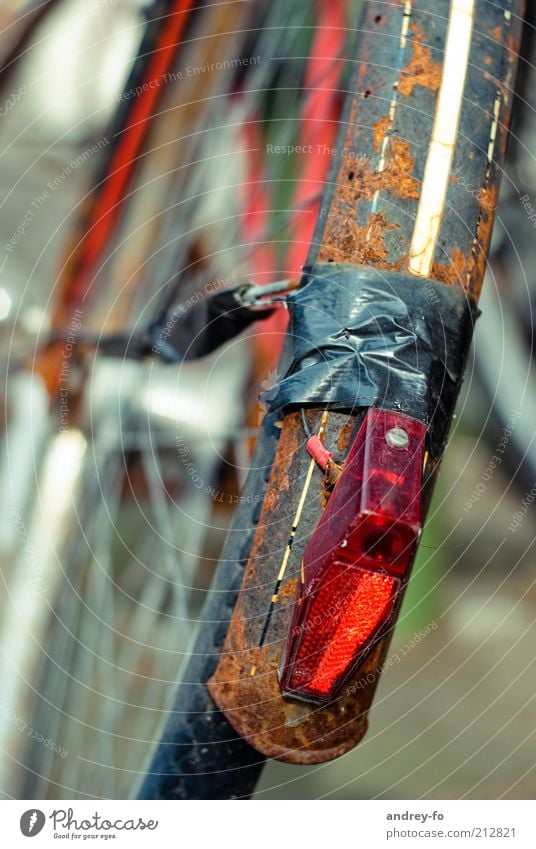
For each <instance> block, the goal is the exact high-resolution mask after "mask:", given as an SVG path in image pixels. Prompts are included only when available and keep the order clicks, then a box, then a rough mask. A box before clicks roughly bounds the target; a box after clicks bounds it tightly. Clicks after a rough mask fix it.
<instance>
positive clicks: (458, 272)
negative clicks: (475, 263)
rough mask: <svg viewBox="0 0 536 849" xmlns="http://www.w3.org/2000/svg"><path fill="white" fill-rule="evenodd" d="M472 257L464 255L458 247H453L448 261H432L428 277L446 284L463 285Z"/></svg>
mask: <svg viewBox="0 0 536 849" xmlns="http://www.w3.org/2000/svg"><path fill="white" fill-rule="evenodd" d="M471 264H472V257H466V256H465V254H463V253H462V251H461V250H460V249H459V248H454V250H453V251H452V254H451V258H450V262H449V263H439V262H434V264H433V265H432V273H431V274H430V277H431V278H432V279H433V280H439V281H440V282H441V283H447V284H448V285H458V286H463V287H465V283H466V280H467V274H468V273H469V268H470V266H471Z"/></svg>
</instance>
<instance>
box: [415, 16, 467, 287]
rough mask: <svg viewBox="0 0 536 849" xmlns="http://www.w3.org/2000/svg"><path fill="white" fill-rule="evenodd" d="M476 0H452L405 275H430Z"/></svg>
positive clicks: (455, 133)
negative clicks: (407, 273)
mask: <svg viewBox="0 0 536 849" xmlns="http://www.w3.org/2000/svg"><path fill="white" fill-rule="evenodd" d="M475 5H476V0H452V3H451V5H450V15H449V25H448V31H447V43H446V46H445V61H444V63H443V76H442V79H441V86H440V89H439V97H438V100H437V108H436V113H435V118H434V127H433V130H432V140H431V144H430V149H429V151H428V157H427V160H426V165H425V169H424V179H423V184H422V190H421V196H420V199H419V207H418V210H417V218H416V221H415V229H414V231H413V238H412V241H411V247H410V252H409V271H410V272H411V273H412V274H419V275H422V276H423V277H426V276H428V275H429V273H430V269H431V267H432V263H433V260H434V254H435V249H436V244H437V237H438V233H439V227H440V225H441V218H442V215H443V209H444V206H445V199H446V196H447V189H448V182H449V177H450V173H451V169H452V159H453V156H454V148H455V146H456V137H457V135H458V126H459V123H460V113H461V110H462V101H463V91H464V86H465V77H466V73H467V65H468V62H469V51H470V48H471V34H472V30H473V20H474V14H475Z"/></svg>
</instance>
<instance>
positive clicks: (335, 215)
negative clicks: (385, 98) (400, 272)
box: [318, 136, 419, 269]
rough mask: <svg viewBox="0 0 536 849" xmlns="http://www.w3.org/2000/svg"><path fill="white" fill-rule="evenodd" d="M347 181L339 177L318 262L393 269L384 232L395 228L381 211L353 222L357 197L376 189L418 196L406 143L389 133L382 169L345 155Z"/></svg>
mask: <svg viewBox="0 0 536 849" xmlns="http://www.w3.org/2000/svg"><path fill="white" fill-rule="evenodd" d="M345 168H346V169H348V168H351V169H352V171H353V174H354V178H353V180H352V181H351V182H348V181H347V180H346V181H344V180H341V181H340V182H339V185H338V191H337V194H336V196H335V198H334V200H333V206H332V210H331V214H330V217H329V220H328V224H327V227H326V231H325V234H324V241H323V244H322V246H321V248H320V250H319V254H318V261H319V262H355V263H369V264H371V265H377V266H379V267H380V268H390V269H393V268H396V267H397V266H396V265H395V264H393V263H388V262H387V256H388V250H387V247H386V245H385V242H384V236H385V233H386V232H387V231H388V230H392V229H394V228H396V227H398V224H392V223H390V222H389V221H388V220H387V217H386V215H385V213H384V212H375V213H371V214H370V215H369V217H368V221H367V225H366V226H363V225H360V224H358V223H357V222H356V206H357V203H358V202H359V201H360V200H371V199H372V198H373V197H374V195H375V193H376V192H380V191H390V192H392V193H393V194H394V195H396V196H397V197H399V198H401V199H410V198H415V199H417V198H418V197H419V181H418V180H416V179H415V178H414V177H412V176H411V174H412V171H413V158H412V156H411V152H410V147H409V144H408V142H406V141H404V140H403V139H401V138H399V137H398V136H393V137H392V139H391V141H390V144H389V148H388V156H387V160H386V162H385V168H384V170H383V171H372V170H371V168H370V164H369V160H367V159H363V158H359V159H358V158H357V157H349V162H347V164H346V166H345Z"/></svg>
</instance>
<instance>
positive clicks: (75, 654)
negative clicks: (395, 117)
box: [0, 0, 536, 799]
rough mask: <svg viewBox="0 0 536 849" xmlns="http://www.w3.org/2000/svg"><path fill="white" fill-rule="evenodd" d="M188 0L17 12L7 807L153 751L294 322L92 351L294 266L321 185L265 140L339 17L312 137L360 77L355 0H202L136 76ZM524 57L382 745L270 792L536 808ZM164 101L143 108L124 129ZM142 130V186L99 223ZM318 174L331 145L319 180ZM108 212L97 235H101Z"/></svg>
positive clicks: (0, 507) (535, 221) (109, 775)
mask: <svg viewBox="0 0 536 849" xmlns="http://www.w3.org/2000/svg"><path fill="white" fill-rule="evenodd" d="M176 5H177V4H173V3H170V2H164V0H160V2H159V3H156V4H151V5H150V6H149V4H144V3H143V2H136V0H94V2H92V3H90V4H88V3H84V2H82V0H55V2H54V1H53V0H49V2H43V0H42V2H29V1H28V0H17V1H16V2H15V0H13V1H12V2H9V0H4V2H3V3H2V6H1V8H0V185H1V193H0V198H1V199H0V328H1V342H0V355H1V368H2V381H3V386H4V392H5V403H4V405H3V407H2V416H1V419H0V424H1V428H2V432H1V434H0V437H1V444H0V558H1V561H0V562H1V569H2V581H3V592H2V594H1V597H0V613H1V619H0V637H1V653H0V680H1V682H2V687H1V690H0V792H1V793H2V796H3V797H4V798H53V799H60V798H66V799H73V798H74V799H76V798H126V797H128V796H129V795H131V794H132V792H133V788H134V787H135V785H136V783H137V781H138V778H139V773H140V772H141V771H142V770H143V768H144V766H145V765H146V762H147V758H148V756H149V754H150V751H151V746H152V743H153V741H155V740H156V739H157V737H158V731H159V729H160V726H161V722H162V711H163V709H164V708H165V707H166V706H167V705H168V704H169V702H170V699H171V696H172V692H173V687H174V682H175V681H176V679H177V676H178V675H179V674H180V669H181V663H182V661H183V658H184V656H185V654H186V653H187V651H188V645H189V643H190V641H191V639H192V637H193V634H194V633H195V628H196V619H197V617H198V615H199V611H200V607H201V604H202V601H203V597H204V593H205V591H206V588H207V587H208V585H209V583H210V578H211V574H212V572H213V570H214V568H215V565H216V563H217V558H218V553H219V550H220V548H221V545H222V542H223V539H224V537H225V533H226V529H227V528H228V526H229V523H230V521H231V518H232V513H233V504H234V503H236V499H237V497H238V494H239V491H240V484H241V482H242V481H243V479H244V476H245V473H246V471H247V466H248V458H249V457H250V454H251V450H252V446H253V444H254V439H255V433H256V431H257V429H258V426H259V424H260V422H261V420H262V415H263V408H262V406H261V405H260V404H259V402H258V395H259V392H261V391H262V390H263V389H267V388H269V387H270V386H271V385H272V383H273V382H274V380H275V377H276V368H277V357H278V352H279V350H280V346H281V341H282V338H283V333H284V326H285V324H284V318H281V317H280V316H277V317H276V318H275V319H271V320H270V321H269V322H268V323H267V324H266V325H263V326H262V327H260V326H259V327H256V328H255V331H250V332H247V333H245V334H242V335H241V336H240V337H239V338H238V339H237V340H234V341H233V342H232V343H229V344H228V345H226V346H224V347H223V348H222V349H219V350H218V351H217V352H216V353H215V354H213V355H210V356H209V357H204V358H203V359H201V360H199V361H193V362H190V363H186V364H183V365H180V366H176V365H165V364H162V363H159V362H156V361H143V362H142V361H138V360H135V359H125V358H123V357H122V356H115V357H114V356H110V351H109V350H108V349H106V347H105V346H102V345H101V348H102V350H99V343H101V342H102V340H105V339H109V338H110V337H111V336H114V334H115V335H117V334H123V335H124V336H126V337H127V338H128V337H130V336H131V335H132V334H135V333H136V332H138V331H139V330H140V328H146V327H147V326H149V325H150V324H151V322H153V321H154V320H155V318H156V317H158V316H159V315H161V314H162V311H163V310H165V308H166V307H167V306H168V305H169V304H170V303H171V304H173V303H174V304H179V305H181V304H182V305H183V306H184V307H185V308H190V307H191V305H192V304H193V303H195V302H196V300H197V299H198V298H200V297H203V296H204V295H206V294H207V293H208V292H209V291H210V287H212V288H214V287H217V288H224V287H227V286H230V285H237V284H238V283H241V282H244V281H245V280H253V281H254V282H256V283H266V282H270V281H271V280H273V279H277V278H278V277H282V276H283V277H287V276H288V277H291V276H292V275H295V274H297V273H299V268H300V266H301V264H302V263H303V261H304V251H305V250H306V245H305V248H302V250H301V253H300V250H299V249H298V250H296V248H295V245H296V243H298V244H299V243H300V239H302V240H305V239H306V237H307V233H308V232H309V231H310V227H311V224H312V223H314V218H315V214H316V212H317V209H318V199H319V198H318V196H316V195H313V196H306V197H304V196H303V195H300V192H299V190H297V189H296V185H297V183H298V178H299V177H300V175H303V174H304V172H306V169H307V167H308V166H307V164H306V163H304V161H302V160H300V158H299V155H297V154H295V155H293V156H287V155H277V156H275V155H272V154H270V152H269V151H270V146H272V147H273V146H277V145H280V146H284V145H296V144H298V143H299V141H300V138H301V135H300V132H301V129H300V126H301V125H300V122H303V121H306V120H307V109H308V100H307V92H310V91H311V90H312V89H314V87H315V83H316V85H318V84H319V81H318V80H315V77H314V75H313V76H312V75H311V70H310V67H309V65H308V61H307V58H308V56H309V55H311V54H312V52H313V50H314V48H315V45H316V48H318V44H319V42H318V39H321V38H322V36H323V33H324V34H325V30H323V26H322V25H323V24H324V25H327V24H329V25H330V26H332V27H337V26H340V33H339V36H338V39H336V40H333V39H332V41H331V42H330V43H329V44H327V46H326V49H327V48H328V47H329V50H330V51H331V52H330V53H329V56H328V60H326V63H325V65H324V67H323V69H322V77H321V80H322V81H323V85H324V87H325V88H326V89H327V88H330V90H331V98H330V100H329V103H327V104H324V105H325V109H326V110H327V111H326V116H327V117H326V122H325V127H324V129H323V130H322V132H323V133H324V134H325V135H323V136H319V137H318V139H319V141H320V140H321V141H322V142H323V143H324V141H327V142H328V143H329V142H330V140H331V139H332V138H333V133H334V132H335V131H336V125H337V120H338V117H339V114H340V107H341V104H342V92H343V91H344V88H345V86H346V81H347V79H348V77H349V75H350V74H351V72H352V62H351V57H352V56H353V49H354V46H355V40H356V38H357V36H358V32H357V30H358V21H359V13H360V9H359V6H360V4H359V3H352V2H348V3H345V2H341V3H340V4H337V9H335V10H334V9H331V10H330V9H329V4H327V3H325V2H314V0H307V2H303V0H302V2H298V0H285V2H281V0H274V2H272V3H263V2H260V3H257V4H255V3H245V2H229V3H221V4H216V5H213V6H211V7H210V10H209V11H207V12H206V14H205V15H204V16H203V18H199V19H198V20H196V21H194V22H193V23H190V25H189V26H190V28H189V30H188V33H187V37H184V34H183V35H182V36H180V34H177V35H176V36H175V37H174V42H173V43H174V50H172V51H168V52H169V53H170V55H169V61H168V64H167V65H162V66H160V68H159V69H158V74H159V76H158V77H155V76H154V73H155V71H154V69H149V71H150V73H152V74H153V76H152V77H147V78H145V77H143V73H147V57H148V56H149V55H150V52H151V50H152V49H154V45H155V44H156V45H157V46H158V45H159V50H160V53H159V55H161V56H163V55H167V54H165V50H164V46H163V42H162V41H159V39H162V38H164V35H163V33H165V26H164V24H165V22H166V18H167V16H168V15H169V14H170V10H172V9H173V7H174V6H176ZM183 5H184V7H185V8H186V7H187V6H188V4H187V3H185V4H183ZM332 6H333V4H332ZM184 15H185V16H186V11H185V12H184ZM181 38H182V42H181ZM315 40H316V41H315ZM179 42H180V49H178V47H177V45H179ZM326 55H328V54H326ZM525 56H526V59H527V60H528V61H523V62H522V65H521V67H522V73H521V79H520V95H519V97H518V102H517V113H516V118H515V125H514V132H513V136H512V141H511V144H510V152H509V162H508V167H507V171H506V173H505V176H504V179H503V190H502V197H501V205H500V208H499V210H498V214H497V226H496V230H495V234H494V243H493V256H492V261H491V264H490V269H489V272H488V279H487V281H486V285H485V287H484V295H483V298H482V301H481V304H480V306H481V308H482V311H483V316H482V318H481V319H480V321H479V323H478V329H477V334H476V339H475V344H474V346H473V352H472V357H471V361H470V364H469V368H468V371H467V375H466V380H465V385H464V390H463V393H462V397H461V399H460V402H459V405H458V411H457V418H456V422H455V427H454V429H453V433H452V438H451V441H450V445H449V448H448V452H447V455H446V457H445V460H444V462H443V467H442V473H441V475H440V478H439V484H438V487H437V491H436V494H435V498H434V503H433V507H432V510H431V513H430V518H429V522H428V525H427V528H426V531H425V534H424V537H423V542H422V545H421V548H420V553H419V559H418V562H417V564H416V567H415V570H414V574H413V577H412V581H411V584H410V589H409V592H408V595H407V597H406V601H405V604H404V609H403V613H402V615H401V617H400V621H399V625H398V628H397V631H396V634H395V638H394V640H393V643H392V647H391V654H390V658H389V661H388V668H387V670H386V672H385V674H384V675H383V677H382V680H381V684H380V687H379V691H378V694H377V698H376V701H375V706H374V708H373V710H372V713H371V725H370V730H369V733H368V735H367V737H366V738H365V740H364V741H363V743H362V744H361V745H360V746H359V747H358V748H357V749H356V750H354V751H353V752H351V753H350V754H348V755H346V756H345V757H343V758H340V759H339V760H338V761H336V762H334V763H330V764H325V765H322V766H317V767H312V768H306V767H291V766H284V765H282V764H278V763H275V762H273V763H269V764H268V766H267V767H266V769H265V771H264V774H263V778H262V780H261V784H260V785H259V787H258V791H257V793H258V796H259V798H317V797H329V798H376V797H379V798H409V799H414V798H421V797H423V798H432V799H434V798H475V799H478V798H512V799H525V798H533V797H534V792H535V785H536V776H535V769H536V768H535V764H536V755H535V752H536V746H535V733H536V727H535V723H534V716H535V705H534V698H535V688H534V682H535V674H534V672H535V670H534V663H533V655H534V651H533V645H534V640H535V636H536V625H535V618H536V616H535V614H536V588H535V585H534V574H535V568H534V567H535V565H536V553H535V547H534V539H535V530H534V529H535V521H534V520H535V515H536V513H535V508H534V502H535V501H536V444H535V440H534V435H535V427H534V422H536V392H535V388H536V371H535V366H534V336H533V327H534V321H533V306H534V304H535V293H536V290H535V274H534V268H535V267H536V238H535V237H534V230H535V227H536V163H535V161H534V156H533V151H534V142H535V139H536V121H535V111H534V106H535V105H536V104H535V102H534V101H535V99H536V94H535V92H536V86H535V85H534V82H535V76H534V74H535V72H534V69H533V67H532V66H533V64H534V62H532V64H531V61H530V60H531V59H532V60H533V59H534V56H533V44H532V40H531V39H530V38H528V39H527V44H526V54H525ZM136 57H137V58H136ZM144 79H146V80H148V79H158V80H159V82H158V84H155V86H154V88H153V89H150V87H149V84H148V83H147V82H144ZM326 80H328V81H329V84H326ZM144 86H146V87H145V88H144ZM149 91H155V92H156V94H155V98H156V97H158V99H157V102H156V101H155V105H154V106H153V113H152V114H153V119H152V121H151V123H150V127H149V129H144V132H143V133H142V135H141V136H140V138H138V139H137V141H136V130H134V131H133V127H141V126H144V119H143V115H142V114H141V113H139V112H138V113H136V111H135V110H136V108H141V107H139V104H140V103H141V102H142V100H144V102H145V101H146V98H142V97H141V95H142V94H143V95H146V94H147V93H148V92H149ZM133 104H134V106H133ZM127 136H128V138H129V139H133V138H134V141H133V142H132V143H133V144H134V148H131V155H133V156H134V158H135V161H136V166H135V168H133V169H131V170H132V173H130V174H129V177H128V181H127V182H125V183H124V185H123V187H122V190H123V195H122V196H123V197H126V202H123V203H122V204H121V205H120V208H119V207H118V209H119V212H120V214H118V215H115V212H114V210H115V207H113V205H112V206H111V207H108V208H105V209H104V211H102V209H101V218H100V219H99V218H98V215H97V217H96V218H95V217H94V218H93V219H92V217H91V216H92V215H93V216H95V215H96V213H95V209H97V213H98V211H99V207H98V206H97V207H96V206H95V202H94V197H95V195H96V194H97V189H98V187H99V185H100V184H101V183H102V182H103V180H104V178H105V177H106V176H107V175H108V178H109V176H110V173H111V174H112V176H114V175H117V173H119V172H120V168H121V167H122V166H121V159H120V157H121V155H122V154H121V150H122V149H121V145H122V144H123V141H124V139H125V138H127ZM329 146H330V145H329V144H328V145H327V147H329ZM132 151H133V154H132ZM114 157H115V159H114ZM118 157H119V159H118ZM118 162H119V165H118V164H117V163H118ZM329 164H330V162H329V156H328V155H324V161H322V162H320V163H317V166H318V169H319V171H318V173H319V175H320V176H321V175H322V173H325V172H326V171H327V168H329ZM110 169H111V171H110ZM114 169H116V170H114ZM117 169H119V170H117ZM121 173H122V172H121ZM96 187H97V188H96ZM533 205H534V206H533ZM110 210H111V211H110ZM113 216H115V217H114V220H113V227H112V226H111V225H110V221H111V220H112V217H113ZM95 220H96V221H97V222H99V221H100V222H101V223H102V222H103V221H104V224H105V225H107V231H106V233H105V235H106V239H104V237H103V242H102V244H101V245H99V244H97V246H96V247H95V244H96V243H95V241H93V243H92V245H89V247H88V244H89V243H88V241H87V239H86V234H87V232H88V230H89V224H88V222H91V221H93V223H94V222H95ZM308 228H309V230H308ZM97 229H98V228H97ZM105 229H106V227H105ZM91 232H96V231H95V230H91ZM296 233H298V234H299V237H300V238H297V236H296ZM293 245H294V247H293ZM91 250H93V254H91ZM88 256H89V258H90V259H91V263H90V262H89V260H88ZM89 266H91V273H89V271H88V268H89ZM80 281H82V282H83V284H84V285H83V286H82V284H81V282H80ZM90 341H91V342H92V344H91V345H90V344H89V342H90ZM76 343H81V344H76ZM86 343H87V344H86ZM75 348H76V350H75ZM95 348H97V353H96V354H95Z"/></svg>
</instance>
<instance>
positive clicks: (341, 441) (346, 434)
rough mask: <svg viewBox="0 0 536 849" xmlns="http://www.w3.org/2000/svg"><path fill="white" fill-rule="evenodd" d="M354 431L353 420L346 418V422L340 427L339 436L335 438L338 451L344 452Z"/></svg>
mask: <svg viewBox="0 0 536 849" xmlns="http://www.w3.org/2000/svg"><path fill="white" fill-rule="evenodd" d="M353 431H354V420H353V419H348V421H347V422H346V424H343V426H342V427H341V432H340V433H339V438H338V439H337V448H338V449H339V451H342V452H344V453H346V452H347V451H348V448H349V447H350V439H351V437H352V433H353Z"/></svg>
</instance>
